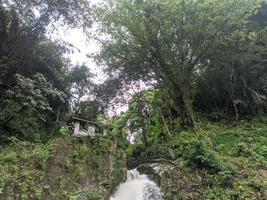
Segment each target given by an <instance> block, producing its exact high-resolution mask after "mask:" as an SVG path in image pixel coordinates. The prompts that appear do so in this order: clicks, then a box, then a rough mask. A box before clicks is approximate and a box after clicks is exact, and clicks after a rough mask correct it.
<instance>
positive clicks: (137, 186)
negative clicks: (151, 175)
mask: <svg viewBox="0 0 267 200" xmlns="http://www.w3.org/2000/svg"><path fill="white" fill-rule="evenodd" d="M162 199H163V198H162V193H161V191H160V189H159V187H158V186H157V185H156V183H154V182H153V181H151V180H149V179H148V177H147V176H146V175H141V174H140V173H139V172H138V171H137V170H136V169H133V170H128V171H127V180H126V182H124V183H121V184H120V185H119V187H118V188H117V191H116V192H115V193H114V194H113V195H112V196H111V198H110V200H162Z"/></svg>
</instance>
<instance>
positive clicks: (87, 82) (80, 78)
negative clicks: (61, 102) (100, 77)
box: [67, 65, 95, 112]
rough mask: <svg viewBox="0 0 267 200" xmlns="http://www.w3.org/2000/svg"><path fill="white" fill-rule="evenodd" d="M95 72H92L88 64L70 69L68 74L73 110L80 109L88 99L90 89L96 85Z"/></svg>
mask: <svg viewBox="0 0 267 200" xmlns="http://www.w3.org/2000/svg"><path fill="white" fill-rule="evenodd" d="M92 77H93V74H92V73H91V72H90V70H89V68H88V67H87V66H84V65H82V66H76V67H74V68H72V69H71V70H70V73H69V75H68V78H67V79H68V82H69V83H70V95H71V105H72V110H73V112H77V111H78V110H79V106H80V105H81V102H82V101H84V100H85V99H86V98H87V99H88V98H89V97H90V95H92V93H91V94H90V91H92V90H93V89H94V87H95V84H93V82H92V80H91V79H92Z"/></svg>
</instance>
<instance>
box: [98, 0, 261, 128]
mask: <svg viewBox="0 0 267 200" xmlns="http://www.w3.org/2000/svg"><path fill="white" fill-rule="evenodd" d="M259 2H260V1H252V0H248V1H244V0H238V1H236V0H228V1H220V0H203V1H195V0H186V1H185V0H177V1H172V0H163V1H157V0H149V1H135V0H127V1H108V3H106V4H105V7H102V8H98V9H97V12H96V21H97V22H99V23H101V24H102V26H101V28H100V32H101V33H102V34H103V35H104V36H105V37H104V38H99V37H98V38H99V40H100V41H101V42H102V49H101V53H100V54H99V55H98V56H97V58H98V60H99V62H100V63H102V64H103V65H105V66H106V69H107V71H108V72H109V73H110V74H113V76H114V77H119V78H120V79H121V80H122V81H123V82H124V83H125V84H129V83H130V82H132V81H135V80H139V79H141V80H143V81H144V82H148V81H153V80H155V81H156V82H157V87H160V88H164V89H165V90H166V91H167V92H168V94H169V96H170V97H171V98H172V100H173V102H174V107H175V109H176V110H177V112H178V113H179V116H180V117H181V119H182V125H183V127H191V128H193V129H194V128H195V120H194V116H193V108H192V101H193V97H194V87H195V78H196V74H197V73H198V72H199V70H201V69H202V68H204V67H205V66H207V64H208V63H209V62H210V58H211V57H214V56H217V57H218V56H220V54H218V52H219V51H217V50H218V49H220V48H221V47H223V46H226V45H229V44H230V45H234V44H235V41H234V40H235V37H238V38H240V37H242V34H245V31H244V26H245V24H246V22H247V19H248V17H249V16H250V14H251V13H252V12H254V11H255V10H256V9H257V8H258V3H259ZM98 34H99V33H98ZM114 74H116V75H114Z"/></svg>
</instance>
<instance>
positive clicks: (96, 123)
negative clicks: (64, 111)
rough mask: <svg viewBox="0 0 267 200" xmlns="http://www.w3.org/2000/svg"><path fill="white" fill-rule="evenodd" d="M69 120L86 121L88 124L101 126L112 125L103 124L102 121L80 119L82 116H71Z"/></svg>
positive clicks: (109, 125)
mask: <svg viewBox="0 0 267 200" xmlns="http://www.w3.org/2000/svg"><path fill="white" fill-rule="evenodd" d="M71 120H74V121H81V122H86V123H88V124H94V125H97V126H102V127H113V126H112V125H111V124H104V123H101V122H93V121H90V120H87V119H82V118H79V117H71Z"/></svg>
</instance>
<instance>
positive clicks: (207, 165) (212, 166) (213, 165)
mask: <svg viewBox="0 0 267 200" xmlns="http://www.w3.org/2000/svg"><path fill="white" fill-rule="evenodd" d="M191 145H192V146H191V149H189V151H188V154H187V155H186V156H185V159H186V160H187V164H188V165H189V166H190V167H191V168H194V169H196V168H198V169H206V170H207V171H208V172H209V173H218V172H219V171H221V170H222V165H221V163H219V161H218V160H217V159H216V158H215V156H214V155H213V154H212V153H211V152H209V151H208V150H207V149H206V148H205V146H204V144H203V142H201V141H194V142H193V143H192V144H191Z"/></svg>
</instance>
